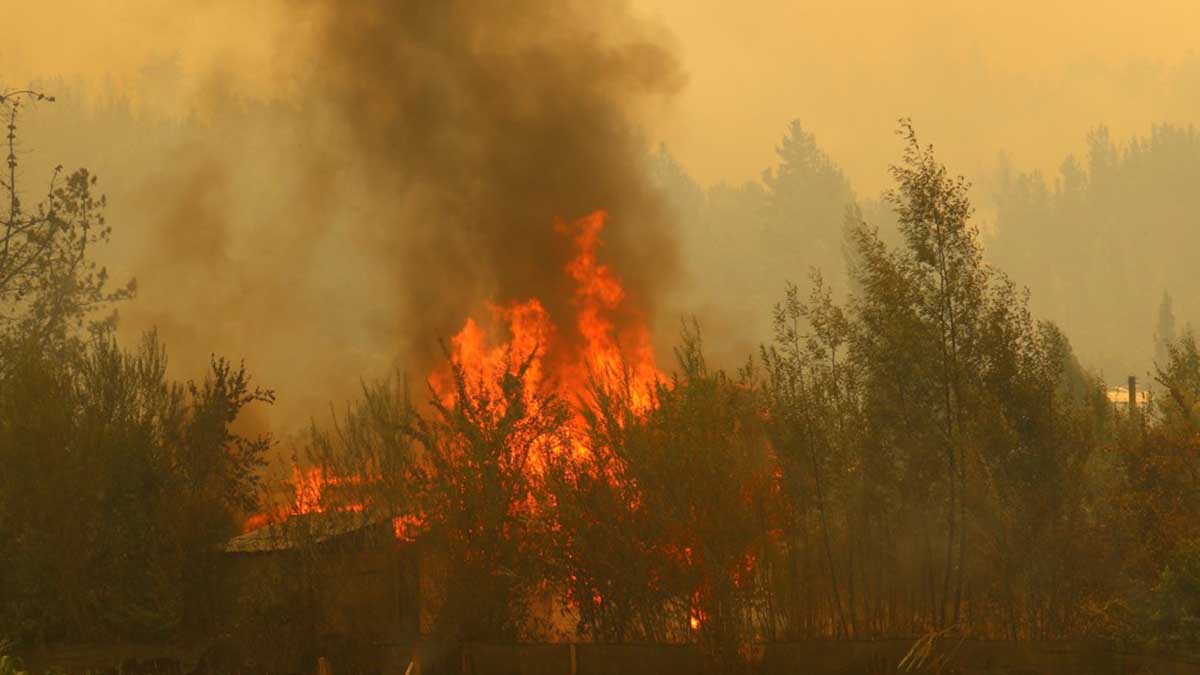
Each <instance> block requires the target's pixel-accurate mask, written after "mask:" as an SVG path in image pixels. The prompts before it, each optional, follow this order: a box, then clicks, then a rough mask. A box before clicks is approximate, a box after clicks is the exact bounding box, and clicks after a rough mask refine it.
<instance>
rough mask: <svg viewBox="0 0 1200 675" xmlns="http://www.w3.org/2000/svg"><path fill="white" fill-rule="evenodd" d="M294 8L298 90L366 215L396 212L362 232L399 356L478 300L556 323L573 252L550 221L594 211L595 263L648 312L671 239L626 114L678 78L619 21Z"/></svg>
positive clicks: (456, 5)
mask: <svg viewBox="0 0 1200 675" xmlns="http://www.w3.org/2000/svg"><path fill="white" fill-rule="evenodd" d="M304 9H305V10H306V11H307V13H308V14H309V16H315V17H316V19H315V20H316V25H317V26H318V28H317V29H316V30H315V45H316V48H315V51H314V57H313V63H314V66H315V71H314V82H313V84H312V89H313V90H314V91H320V92H321V94H320V96H321V97H322V100H323V101H325V102H327V103H329V104H330V106H331V107H330V110H331V111H332V113H333V114H334V115H335V116H336V118H337V119H338V120H339V122H340V123H341V124H344V125H345V128H346V129H347V130H348V134H349V142H350V143H351V153H352V154H353V155H354V156H355V157H356V158H358V160H360V161H361V162H362V163H363V167H364V169H365V181H366V185H367V187H368V189H369V190H370V191H371V194H372V196H373V202H374V203H376V204H387V203H392V200H394V208H395V209H396V210H395V211H394V212H390V213H388V212H384V213H377V214H375V215H374V216H373V217H372V218H371V222H370V224H369V225H368V231H367V232H366V233H365V234H366V236H367V237H368V238H369V240H370V244H369V249H370V250H371V251H372V252H373V254H374V255H376V256H379V257H378V258H377V262H378V263H379V264H382V265H384V266H387V267H389V268H390V269H393V270H394V273H395V275H396V278H395V280H396V292H397V293H398V294H400V297H401V298H402V299H403V300H402V301H403V303H404V305H405V312H404V316H406V317H407V318H408V322H409V323H410V330H409V335H410V336H411V337H412V339H413V340H414V341H415V342H414V344H412V345H410V347H411V348H410V349H407V350H406V351H407V352H408V353H409V354H411V355H413V356H415V357H417V359H418V361H423V360H425V359H424V358H422V357H425V356H427V355H425V354H423V352H424V350H425V349H427V348H428V346H429V345H431V344H435V340H436V338H437V337H438V336H446V335H449V334H451V333H453V332H454V331H456V330H457V328H458V327H459V326H461V324H462V321H463V319H464V317H466V316H467V315H468V314H469V313H471V312H474V311H477V310H478V309H480V307H479V303H480V301H481V300H491V301H495V302H498V303H507V302H511V301H521V300H524V299H526V298H531V297H538V298H540V299H541V300H542V302H543V304H544V305H545V306H546V308H547V310H548V311H549V312H550V316H551V317H552V318H556V319H558V321H557V322H556V323H558V324H559V325H566V324H568V323H569V322H568V321H567V317H568V313H567V307H566V304H567V302H568V300H569V298H570V294H569V289H568V288H567V287H566V285H565V284H564V279H563V264H564V263H565V262H566V260H567V259H568V258H569V257H570V250H569V244H570V242H569V241H568V240H566V239H565V238H564V237H562V236H561V235H558V234H556V233H555V230H554V227H553V224H554V222H555V220H556V219H564V220H573V219H576V218H580V217H582V216H584V215H586V214H587V213H589V212H591V211H594V210H597V209H604V210H606V211H608V212H609V214H610V219H609V226H608V229H607V231H606V233H605V239H606V255H607V257H608V258H609V259H610V260H612V264H613V267H614V268H615V270H616V272H617V273H618V275H619V276H620V277H621V278H622V279H623V280H624V282H625V283H626V285H627V286H628V290H629V297H631V298H635V299H637V301H638V302H639V303H641V305H642V306H641V307H640V308H639V309H640V310H641V311H644V312H648V313H652V312H653V311H654V309H655V308H654V305H653V302H654V300H655V299H656V296H657V289H658V288H660V287H661V286H662V284H663V282H664V281H665V280H667V279H669V278H670V275H671V271H672V269H673V267H674V263H675V260H674V257H675V256H674V254H675V250H674V247H673V242H674V239H673V233H672V232H671V230H670V225H669V223H668V221H667V215H668V211H667V210H666V209H664V208H662V205H661V203H660V201H661V200H660V197H659V193H658V192H657V191H656V190H655V189H654V188H653V187H652V186H651V185H650V183H649V181H648V177H647V172H646V168H645V166H644V163H643V161H642V157H643V152H644V146H645V143H644V142H643V140H642V138H641V137H640V136H639V134H638V132H637V130H636V128H635V127H634V125H633V123H632V121H631V120H630V118H629V110H630V109H631V108H633V107H635V106H636V105H637V103H638V102H639V99H641V98H643V97H650V96H662V95H669V94H671V93H672V92H674V91H675V90H676V89H678V87H679V86H680V85H681V84H682V82H683V79H682V73H681V71H680V68H679V65H678V64H677V63H676V61H675V60H674V58H673V57H672V56H671V54H670V53H669V52H668V51H667V50H665V49H664V48H662V47H660V46H658V45H657V44H655V43H653V42H651V41H649V40H648V39H647V38H645V37H641V36H639V32H640V31H639V29H638V27H637V25H636V24H634V23H633V22H632V21H631V20H630V19H629V18H628V17H627V16H626V13H625V12H624V11H621V10H619V9H616V8H615V6H609V7H607V8H606V9H597V8H596V3H590V2H557V1H555V2H548V1H546V0H520V1H518V2H510V3H470V2H440V1H418V2H382V1H381V2H368V3H356V4H354V5H352V6H347V5H345V4H344V3H336V2H329V3H324V4H321V3H318V4H316V5H308V6H305V7H304ZM414 324H415V325H414ZM415 365H418V366H420V365H422V364H421V363H417V364H415Z"/></svg>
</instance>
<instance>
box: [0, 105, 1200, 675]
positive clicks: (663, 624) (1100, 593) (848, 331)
mask: <svg viewBox="0 0 1200 675" xmlns="http://www.w3.org/2000/svg"><path fill="white" fill-rule="evenodd" d="M28 96H30V95H24V96H6V97H5V99H4V100H3V102H4V104H5V106H6V111H8V114H9V117H8V119H9V121H10V131H11V132H13V133H14V134H15V127H16V120H17V115H18V113H19V112H20V110H21V107H20V106H21V105H22V104H23V102H24V101H25V100H27V98H28ZM791 134H792V135H791V136H790V137H789V138H790V139H791V140H790V141H789V142H786V143H785V144H784V146H782V149H781V154H785V155H787V156H793V157H794V158H795V162H794V163H795V164H796V165H797V166H803V167H808V168H807V169H806V171H807V173H806V172H805V171H798V172H789V170H785V169H780V170H779V171H778V172H775V173H772V174H771V175H770V176H769V180H768V181H767V183H766V184H767V185H768V187H769V189H770V190H772V191H777V190H782V188H781V187H779V186H782V185H784V184H786V183H787V182H788V181H801V179H800V178H797V176H800V177H801V178H803V177H805V176H809V177H811V176H813V175H815V176H818V177H820V180H819V181H818V183H817V185H818V187H814V188H813V190H814V192H813V194H814V195H818V194H819V195H828V194H830V191H832V193H834V194H836V195H838V197H837V199H839V200H845V201H848V202H851V203H852V202H853V195H852V193H851V192H849V188H848V187H847V184H846V182H845V180H844V179H843V178H841V177H840V173H839V172H837V170H836V168H835V167H833V166H832V163H831V162H828V161H827V160H822V159H821V157H822V156H821V155H820V154H819V153H818V151H816V149H815V144H814V143H813V142H812V139H811V137H810V136H807V135H805V134H804V133H803V130H801V129H799V128H798V127H796V128H793V129H792V132H791ZM900 139H901V141H902V145H903V153H902V155H901V159H900V161H899V162H898V164H897V165H896V166H895V167H893V169H892V178H893V181H894V187H893V189H892V190H891V191H890V192H889V193H887V195H886V196H885V200H884V204H886V206H887V207H888V209H889V212H890V214H889V215H887V216H885V217H882V221H883V222H882V225H881V223H880V221H879V219H876V218H875V217H874V213H875V212H876V211H879V209H878V208H877V207H871V208H866V209H857V208H853V207H852V208H850V209H848V210H846V209H844V208H842V207H843V206H844V204H842V205H841V206H839V207H838V208H837V209H836V211H833V210H831V209H825V207H822V209H824V210H822V211H820V213H819V218H821V219H823V220H825V219H829V218H837V222H838V223H840V224H838V225H835V226H833V227H832V228H831V229H830V232H833V233H835V234H833V235H831V236H830V237H828V238H827V239H826V240H824V241H822V242H820V246H821V247H824V248H826V249H829V250H834V249H837V250H838V251H839V256H840V258H841V260H842V262H843V263H844V264H843V266H842V268H841V269H830V270H828V273H829V274H830V275H831V276H833V277H835V278H836V279H839V280H843V281H844V285H845V287H846V289H847V291H846V292H845V293H835V292H834V290H833V289H832V288H831V284H830V283H829V282H827V281H826V279H825V278H824V277H823V276H822V274H821V273H820V272H813V273H812V274H811V275H810V277H809V280H808V281H807V282H806V283H805V284H804V285H803V286H800V285H789V286H787V288H786V290H785V292H784V293H783V297H782V298H780V299H779V301H778V302H777V303H776V304H775V306H774V309H773V312H771V313H770V314H769V316H770V328H771V330H770V338H769V339H768V340H767V341H766V342H765V343H764V344H763V345H762V346H761V348H759V349H758V350H757V351H756V352H755V353H754V354H752V355H749V357H748V358H747V359H746V361H745V364H744V366H743V367H741V368H739V369H737V370H736V371H727V370H725V369H721V368H717V367H713V366H711V365H710V364H709V362H708V360H707V358H706V352H705V348H704V342H703V340H702V335H701V332H700V329H699V327H697V326H696V325H694V324H689V325H685V326H684V329H683V330H682V332H681V339H680V343H679V346H678V348H677V350H676V356H677V363H676V364H675V368H674V370H673V374H672V376H671V377H670V378H669V380H667V381H663V382H660V383H658V385H657V386H656V390H655V392H654V397H653V398H654V400H655V405H654V406H652V407H651V408H650V409H649V410H648V411H647V410H642V409H640V407H639V406H637V405H635V403H634V392H632V391H630V390H629V388H628V387H627V386H625V387H623V386H621V385H620V382H621V381H622V380H621V378H620V377H616V378H613V377H596V378H594V380H593V382H592V384H591V386H590V387H589V390H588V392H587V395H586V396H585V397H583V399H582V400H563V399H561V398H560V397H558V396H556V395H555V394H554V393H553V392H552V391H548V390H537V391H526V387H527V386H528V380H527V379H526V378H525V377H524V376H523V375H524V371H523V368H526V367H528V364H529V363H530V358H531V357H532V355H530V354H513V355H511V368H510V371H509V372H508V373H506V374H504V375H503V376H502V380H503V381H502V382H499V383H498V386H497V387H472V386H470V384H469V383H470V382H471V380H472V378H473V377H475V374H473V373H470V372H467V371H465V370H464V369H463V368H462V367H461V366H455V367H454V370H455V372H454V374H455V377H454V382H455V386H456V393H457V396H456V398H455V403H454V405H448V404H446V403H443V402H441V401H439V400H438V399H437V398H436V397H433V399H432V400H426V397H424V396H420V395H414V394H413V393H412V392H410V391H409V389H408V388H407V387H406V386H405V385H404V383H403V381H402V380H390V381H384V382H380V383H377V384H373V385H369V386H366V387H365V388H364V391H363V396H362V397H361V399H360V400H359V401H358V402H356V403H355V404H353V405H352V406H351V407H350V408H349V409H347V410H346V411H345V412H344V413H341V414H339V415H336V416H335V419H334V420H332V421H331V423H329V424H324V425H314V427H313V429H312V430H311V431H310V432H309V434H308V437H307V439H306V441H305V445H306V448H305V450H306V454H307V455H308V456H309V457H310V458H312V459H313V460H314V461H317V462H320V463H322V464H324V465H326V466H328V467H329V468H330V469H331V470H334V471H336V472H338V473H339V474H341V475H348V476H352V475H355V474H357V475H360V476H361V477H363V478H364V480H362V481H359V483H358V485H360V486H362V488H361V489H362V491H363V494H360V495H357V496H356V497H355V498H356V499H359V500H361V501H363V502H365V504H366V507H367V508H368V509H372V510H377V511H378V512H380V513H383V514H385V515H386V516H388V517H394V518H408V519H410V520H411V521H413V522H419V523H420V527H419V536H421V537H423V538H425V539H426V540H427V541H430V542H435V543H436V545H437V546H438V548H439V549H440V550H442V551H444V553H445V555H444V558H445V560H446V569H445V570H444V575H445V583H444V584H443V587H444V589H445V596H446V597H445V598H444V601H443V602H442V603H441V611H440V612H439V616H438V622H437V630H438V631H439V632H440V633H441V634H444V635H451V636H454V637H456V638H459V639H487V640H500V639H503V640H518V639H529V638H530V636H533V635H537V634H539V631H543V630H545V627H544V626H541V627H540V626H536V625H533V623H531V622H532V621H533V618H534V617H532V616H531V614H530V610H529V607H528V603H526V602H523V600H522V599H524V598H529V597H533V596H537V595H539V594H540V595H546V594H550V595H554V596H556V597H558V598H559V599H560V600H561V601H562V605H563V606H565V607H569V608H571V611H572V613H571V614H570V620H571V621H572V622H573V623H574V625H573V626H571V628H572V629H573V630H574V631H577V632H578V633H579V634H581V635H584V636H586V637H588V638H590V639H594V640H597V641H608V642H634V641H650V642H656V641H672V640H678V639H686V640H695V641H699V642H702V643H704V644H706V645H710V646H712V647H713V648H714V649H715V650H717V651H718V652H720V653H722V654H726V655H729V656H730V657H731V658H735V657H736V656H737V655H738V654H739V653H740V650H743V649H745V648H746V646H747V645H750V644H753V643H755V642H761V641H772V640H791V639H800V638H812V637H824V638H866V637H882V636H911V635H915V634H921V633H926V632H929V631H946V630H952V631H955V632H956V633H959V634H962V635H965V636H973V637H989V638H1006V639H1013V640H1022V639H1055V638H1067V637H1079V636H1089V637H1103V638H1107V639H1113V640H1125V641H1135V642H1143V641H1147V640H1180V641H1194V640H1195V639H1196V637H1197V636H1196V634H1195V630H1196V628H1195V626H1196V625H1197V624H1196V617H1197V614H1198V612H1200V582H1198V581H1197V579H1200V544H1198V543H1197V542H1200V539H1198V538H1197V535H1198V534H1200V533H1198V532H1196V527H1197V526H1196V523H1198V522H1200V519H1198V518H1197V517H1196V516H1197V515H1200V513H1198V509H1200V501H1198V498H1197V496H1196V495H1197V494H1200V493H1198V492H1197V491H1196V489H1195V488H1196V480H1197V475H1198V474H1197V467H1196V459H1197V452H1198V451H1200V446H1198V445H1197V440H1196V439H1197V438H1200V435H1198V431H1200V427H1198V426H1197V425H1198V424H1200V416H1198V415H1200V410H1197V404H1198V403H1200V351H1198V349H1197V347H1196V343H1195V340H1194V338H1193V337H1192V335H1191V334H1190V333H1188V332H1187V331H1184V332H1183V334H1182V335H1181V336H1180V337H1178V338H1172V339H1170V340H1165V341H1164V344H1163V350H1162V356H1161V359H1160V362H1159V363H1158V364H1157V366H1158V367H1157V376H1156V379H1157V381H1158V383H1159V387H1160V392H1161V394H1160V395H1159V396H1157V397H1156V399H1155V401H1154V404H1153V405H1152V406H1151V407H1148V408H1145V409H1141V410H1139V409H1137V408H1136V407H1134V408H1129V409H1120V408H1116V407H1114V406H1113V404H1112V403H1111V402H1110V401H1109V400H1108V398H1107V397H1106V395H1105V387H1104V384H1103V382H1102V381H1101V379H1100V378H1099V377H1098V376H1097V375H1096V374H1094V373H1092V372H1090V371H1089V370H1087V369H1086V368H1085V367H1084V366H1083V365H1081V363H1080V362H1079V360H1078V359H1077V358H1076V357H1075V356H1074V354H1073V351H1072V348H1071V345H1070V343H1069V341H1068V339H1067V337H1066V335H1065V334H1064V333H1063V332H1062V331H1060V330H1059V329H1058V328H1057V327H1056V326H1055V325H1054V324H1053V323H1050V322H1047V321H1039V320H1036V319H1035V318H1034V316H1033V313H1032V312H1031V311H1030V309H1029V304H1030V299H1029V297H1028V294H1027V293H1026V292H1024V291H1022V290H1021V289H1020V288H1019V287H1018V286H1017V285H1016V284H1015V283H1014V282H1013V281H1011V280H1010V279H1009V278H1008V277H1007V276H1006V275H1005V274H1004V273H1003V272H1001V271H999V270H998V269H996V268H995V267H993V266H991V265H989V264H988V263H987V262H986V260H985V250H984V245H985V240H984V237H983V236H982V235H981V234H980V231H979V229H978V228H977V227H976V226H975V225H974V219H973V215H974V211H973V206H972V203H971V200H970V198H969V185H968V184H967V183H966V181H965V180H963V179H962V178H960V177H955V176H954V175H952V174H951V173H950V172H949V171H948V170H947V169H946V168H945V167H944V166H943V165H942V164H941V163H940V162H939V161H938V159H937V157H936V155H935V154H934V153H933V150H932V148H931V147H929V146H927V145H922V144H921V143H920V142H919V141H918V138H917V135H916V132H915V131H914V129H913V127H912V125H911V124H910V123H908V122H907V121H906V122H903V123H902V124H901V126H900ZM12 140H13V136H12V135H10V144H9V148H10V152H9V169H10V170H9V172H8V178H7V181H6V182H5V184H4V187H5V189H6V195H7V196H8V197H9V200H8V202H9V208H8V215H7V217H6V219H5V221H4V237H5V238H4V242H3V246H4V249H3V253H2V257H0V282H2V285H0V311H2V312H3V321H4V323H3V325H2V328H3V331H2V332H0V467H2V468H3V470H2V471H0V551H2V552H3V554H4V558H5V564H4V565H3V566H0V600H2V601H0V632H2V633H4V634H7V635H13V636H17V637H20V638H22V639H28V640H33V641H38V640H43V641H58V640H76V639H88V638H93V639H99V638H110V637H114V636H121V637H130V636H132V637H165V636H174V635H180V634H183V633H186V632H188V631H199V630H206V629H209V628H211V625H212V622H213V621H214V620H215V614H216V611H217V609H216V607H215V604H216V601H217V599H216V598H213V597H212V593H211V590H212V589H213V588H215V587H216V586H215V579H216V578H217V577H218V576H219V574H220V558H219V553H218V551H219V546H220V544H221V542H223V541H225V540H226V539H227V538H228V537H229V536H231V535H232V534H234V533H236V531H237V523H238V522H239V519H240V518H241V517H242V516H244V515H245V514H246V513H249V512H251V511H253V510H255V509H256V508H258V506H259V504H258V503H257V502H258V498H259V496H260V495H261V485H260V484H259V474H258V472H257V470H258V469H259V468H260V466H261V463H262V458H263V454H264V452H265V451H266V449H267V448H268V447H269V445H270V444H271V442H272V441H271V439H270V438H267V437H262V438H245V437H242V436H239V435H237V434H235V433H233V431H231V424H232V423H233V422H234V421H235V420H236V419H237V416H238V414H239V412H240V411H241V410H242V409H243V408H244V407H245V406H246V405H248V404H250V403H252V402H255V401H268V402H269V401H270V400H271V399H272V398H273V396H274V394H273V393H272V392H270V391H268V390H263V389H259V388H256V387H255V386H254V385H253V384H252V382H251V379H250V377H249V375H248V374H247V372H246V370H245V369H244V368H243V367H241V366H235V365H233V364H231V363H230V362H228V361H226V360H223V359H219V358H214V360H213V362H212V364H211V368H210V372H209V374H208V376H207V377H206V378H205V379H203V380H201V381H198V382H191V383H181V382H174V381H172V380H170V378H168V377H167V376H166V369H165V364H166V356H165V350H164V348H163V346H162V345H161V344H160V342H159V341H158V340H157V338H156V337H155V336H154V335H153V334H149V335H147V336H146V337H145V339H144V340H143V342H142V343H140V344H139V345H137V346H135V347H132V348H129V347H124V346H122V345H119V344H118V343H117V342H116V340H115V337H114V334H113V326H114V323H115V318H114V315H112V314H111V313H110V310H111V309H112V307H113V306H114V303H119V302H120V301H122V300H124V299H127V298H129V297H131V296H132V295H133V293H135V291H136V288H135V287H134V286H132V285H129V286H125V287H122V288H120V289H116V290H113V289H111V288H110V284H109V280H108V279H107V275H106V274H105V272H104V270H103V269H102V268H100V267H98V266H96V265H95V264H94V262H93V257H92V256H93V254H92V250H93V249H94V248H95V247H96V246H99V245H102V244H104V243H105V242H106V241H107V240H108V237H109V234H110V230H109V228H108V226H107V224H106V223H105V222H104V220H103V208H104V201H103V198H101V197H99V196H98V195H97V194H96V182H95V179H94V177H92V176H90V175H89V174H88V173H87V172H86V171H78V172H75V173H72V174H70V175H68V176H67V177H66V178H65V179H61V180H60V179H58V178H56V179H55V181H54V182H53V183H52V185H51V188H50V190H49V192H48V194H47V195H46V197H45V198H44V199H43V200H42V201H41V202H40V203H39V204H34V205H26V204H24V203H23V202H22V199H21V197H22V195H23V193H21V191H20V190H18V186H17V180H16V179H17V177H18V173H17V171H16V162H17V160H16V155H15V153H14V152H12V147H13V145H12ZM663 166H665V167H666V169H669V168H670V165H669V164H664V165H663ZM666 169H664V171H666ZM667 175H669V173H668V174H667ZM675 178H676V179H678V180H680V181H682V180H683V178H685V176H683V174H676V175H675ZM804 181H808V178H803V181H801V182H804ZM804 184H805V185H811V183H808V182H804ZM735 193H736V191H734V192H731V193H730V194H729V195H727V196H728V197H729V198H730V199H737V198H738V197H737V195H736V194H735ZM793 196H794V197H795V204H808V203H810V201H811V200H816V199H817V197H815V196H814V197H812V198H811V200H810V199H809V198H808V197H804V195H803V194H798V195H793ZM710 198H711V197H710ZM754 199H757V198H754ZM771 204H773V205H771ZM795 204H793V203H792V202H788V201H786V200H784V199H783V198H782V197H780V198H779V199H778V200H774V201H773V202H772V200H768V206H767V208H766V210H765V211H764V213H765V214H766V215H764V218H775V219H776V220H777V221H778V223H779V227H780V228H783V227H786V224H787V222H788V219H787V217H785V216H783V215H779V214H787V213H791V211H789V209H792V208H793V207H794V206H795ZM806 208H807V207H806ZM771 209H777V210H776V211H772V210H771ZM772 213H775V214H776V215H774V216H771V215H770V214H772ZM864 213H866V214H867V216H864ZM868 216H870V217H871V220H873V221H875V222H874V223H872V222H868V220H867V218H868ZM814 217H818V216H814ZM814 246H816V244H814ZM712 262H713V263H714V264H716V265H717V266H718V267H720V266H737V265H741V264H746V261H745V260H744V259H739V258H738V257H737V256H735V255H733V253H732V252H731V254H730V256H729V257H728V258H727V259H718V260H714V261H712ZM842 270H844V271H842ZM765 309H766V308H765V307H764V310H765ZM1172 330H1173V329H1172ZM614 382H615V383H617V384H615V385H614ZM494 392H499V394H498V396H499V397H500V400H492V399H490V398H489V397H494V396H497V394H495V393H494ZM531 402H533V403H532V404H531ZM580 434H582V436H580ZM576 441H579V442H582V443H583V444H584V445H586V447H587V448H588V451H589V454H590V457H591V461H590V462H589V463H587V464H586V465H580V464H579V463H578V462H575V461H571V458H570V456H569V455H566V454H551V455H549V456H548V457H547V459H546V461H545V463H544V465H542V466H540V467H539V470H538V471H530V470H529V466H528V465H529V462H530V459H531V457H532V456H533V455H535V454H537V453H538V452H539V449H540V448H545V447H546V446H547V445H548V444H555V443H564V442H576ZM368 478H369V480H368Z"/></svg>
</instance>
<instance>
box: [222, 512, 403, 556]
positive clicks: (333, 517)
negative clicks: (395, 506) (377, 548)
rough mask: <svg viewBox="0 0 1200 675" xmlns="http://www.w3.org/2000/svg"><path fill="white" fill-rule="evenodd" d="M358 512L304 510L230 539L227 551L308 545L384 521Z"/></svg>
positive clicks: (254, 550) (286, 548)
mask: <svg viewBox="0 0 1200 675" xmlns="http://www.w3.org/2000/svg"><path fill="white" fill-rule="evenodd" d="M383 520H384V519H381V518H379V517H372V516H368V515H367V514H366V513H363V512H361V511H331V512H328V513H320V512H314V513H303V514H299V515H295V516H290V517H289V518H288V519H287V520H284V521H282V522H279V523H272V524H270V525H267V526H265V527H260V528H258V529H257V530H251V531H250V532H247V533H245V534H243V535H240V536H237V537H234V538H233V539H230V540H229V541H228V542H226V544H225V552H226V553H265V552H268V551H287V550H291V549H296V548H300V547H303V546H311V545H313V544H320V543H322V542H325V541H328V540H330V539H333V538H334V537H340V536H341V535H344V534H349V533H351V532H355V531H357V530H361V529H363V528H365V527H368V526H370V525H375V524H378V523H381V522H383Z"/></svg>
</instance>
